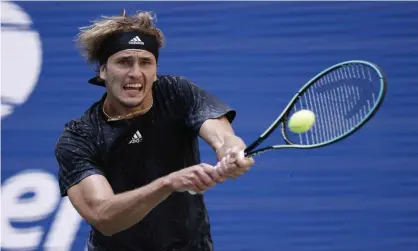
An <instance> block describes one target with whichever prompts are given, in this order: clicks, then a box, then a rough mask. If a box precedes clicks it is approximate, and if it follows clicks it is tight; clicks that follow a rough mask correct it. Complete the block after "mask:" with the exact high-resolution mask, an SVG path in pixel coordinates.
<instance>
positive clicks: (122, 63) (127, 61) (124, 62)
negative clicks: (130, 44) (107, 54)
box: [118, 59, 129, 65]
mask: <svg viewBox="0 0 418 251" xmlns="http://www.w3.org/2000/svg"><path fill="white" fill-rule="evenodd" d="M118 63H119V64H121V65H126V64H129V60H127V59H121V60H119V61H118Z"/></svg>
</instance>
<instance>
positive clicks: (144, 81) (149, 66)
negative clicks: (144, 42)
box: [100, 50, 157, 108]
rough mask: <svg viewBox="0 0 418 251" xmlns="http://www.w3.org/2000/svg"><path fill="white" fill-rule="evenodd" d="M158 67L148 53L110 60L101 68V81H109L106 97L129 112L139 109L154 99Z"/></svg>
mask: <svg viewBox="0 0 418 251" xmlns="http://www.w3.org/2000/svg"><path fill="white" fill-rule="evenodd" d="M156 72H157V63H156V61H155V57H154V55H153V54H152V53H150V52H148V51H145V50H123V51H120V52H117V53H115V54H113V55H112V56H110V57H109V58H108V60H107V63H106V66H103V67H101V69H100V77H101V78H102V79H103V80H105V81H106V87H107V95H108V97H109V98H111V100H112V101H114V102H118V103H119V105H122V106H124V107H126V108H134V107H137V106H140V105H141V104H142V103H143V101H144V100H146V99H149V98H150V96H151V95H152V92H151V90H152V83H153V82H154V80H155V78H156Z"/></svg>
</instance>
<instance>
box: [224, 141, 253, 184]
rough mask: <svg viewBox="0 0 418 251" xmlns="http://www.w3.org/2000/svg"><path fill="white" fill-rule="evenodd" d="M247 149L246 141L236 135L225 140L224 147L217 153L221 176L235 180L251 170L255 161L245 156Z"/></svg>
mask: <svg viewBox="0 0 418 251" xmlns="http://www.w3.org/2000/svg"><path fill="white" fill-rule="evenodd" d="M245 147H246V146H245V143H244V141H243V140H242V139H241V138H239V137H237V136H235V135H233V136H229V137H227V138H225V141H224V144H223V145H222V147H220V148H219V149H218V150H217V151H216V155H217V158H218V161H219V166H218V173H219V174H220V175H221V176H223V177H226V178H233V179H235V178H237V177H239V176H241V175H243V174H244V173H246V172H247V171H248V170H249V169H250V167H251V166H252V165H253V164H254V160H253V159H252V158H247V157H245V156H244V154H243V152H244V150H245Z"/></svg>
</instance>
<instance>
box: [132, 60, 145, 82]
mask: <svg viewBox="0 0 418 251" xmlns="http://www.w3.org/2000/svg"><path fill="white" fill-rule="evenodd" d="M128 75H129V77H130V78H133V79H140V78H141V77H142V75H143V70H142V68H141V66H140V65H139V63H134V64H132V67H131V69H130V71H129V73H128Z"/></svg>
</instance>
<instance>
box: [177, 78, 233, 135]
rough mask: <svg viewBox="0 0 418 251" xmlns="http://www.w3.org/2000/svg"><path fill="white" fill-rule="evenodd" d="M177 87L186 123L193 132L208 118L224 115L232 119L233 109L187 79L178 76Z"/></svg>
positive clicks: (230, 120)
mask: <svg viewBox="0 0 418 251" xmlns="http://www.w3.org/2000/svg"><path fill="white" fill-rule="evenodd" d="M179 88H180V91H181V93H182V96H183V99H184V105H185V109H186V125H187V126H188V127H190V128H191V129H192V130H193V131H194V132H196V133H198V132H199V130H200V127H201V126H202V124H203V123H204V122H205V121H206V120H208V119H214V118H219V117H222V116H226V118H227V119H228V120H229V122H232V121H233V120H234V118H235V116H236V111H235V110H234V109H232V108H231V107H230V106H229V105H227V104H226V103H224V102H223V101H221V100H220V99H219V98H217V97H215V96H214V95H212V94H211V93H209V92H208V91H206V90H204V89H202V88H201V87H199V86H198V85H196V84H195V83H193V82H192V81H190V80H189V79H187V78H184V77H183V78H180V80H179Z"/></svg>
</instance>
